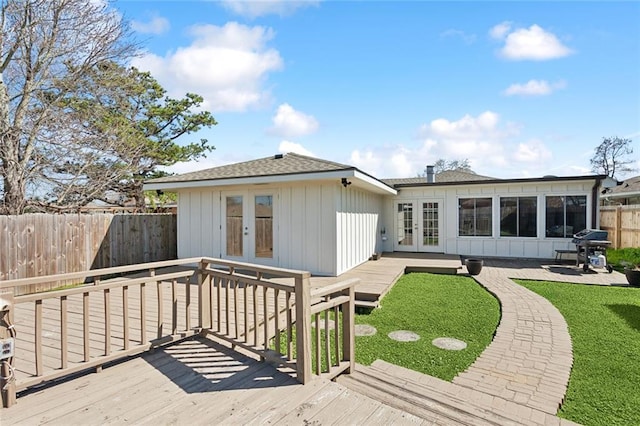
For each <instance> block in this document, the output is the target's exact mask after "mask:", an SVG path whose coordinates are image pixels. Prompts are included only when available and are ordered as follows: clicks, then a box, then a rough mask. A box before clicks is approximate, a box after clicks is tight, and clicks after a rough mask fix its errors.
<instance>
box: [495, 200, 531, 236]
mask: <svg viewBox="0 0 640 426" xmlns="http://www.w3.org/2000/svg"><path fill="white" fill-rule="evenodd" d="M537 207H538V200H537V198H536V197H504V198H500V236H501V237H535V236H536V235H537V225H538V222H537V219H538V216H537Z"/></svg>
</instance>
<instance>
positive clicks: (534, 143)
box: [514, 139, 552, 163]
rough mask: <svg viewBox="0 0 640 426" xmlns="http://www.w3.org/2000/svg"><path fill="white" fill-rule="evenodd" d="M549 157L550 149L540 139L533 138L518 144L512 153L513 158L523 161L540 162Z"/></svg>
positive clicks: (550, 155)
mask: <svg viewBox="0 0 640 426" xmlns="http://www.w3.org/2000/svg"><path fill="white" fill-rule="evenodd" d="M551 157H552V154H551V151H549V149H548V148H547V147H546V146H544V144H543V143H542V142H541V141H539V140H535V139H534V140H531V141H529V142H527V143H520V144H518V150H517V151H516V152H515V154H514V158H515V159H516V160H517V161H520V162H523V163H536V162H542V161H546V160H549V159H551Z"/></svg>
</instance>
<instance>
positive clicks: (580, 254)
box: [571, 229, 613, 273]
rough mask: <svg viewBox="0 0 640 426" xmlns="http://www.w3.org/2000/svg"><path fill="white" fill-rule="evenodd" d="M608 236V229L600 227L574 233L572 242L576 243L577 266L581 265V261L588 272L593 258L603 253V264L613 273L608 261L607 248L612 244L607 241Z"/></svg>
mask: <svg viewBox="0 0 640 426" xmlns="http://www.w3.org/2000/svg"><path fill="white" fill-rule="evenodd" d="M608 236H609V233H608V232H607V231H602V230H600V229H583V230H582V231H580V232H578V233H577V234H574V236H573V240H571V242H572V243H574V244H575V245H576V252H577V256H576V266H580V262H582V263H583V265H582V269H583V270H584V271H585V272H587V270H588V269H589V265H590V263H591V262H590V260H591V258H595V257H598V256H600V255H602V256H605V265H603V266H605V267H606V268H607V271H609V273H611V271H612V270H613V268H612V267H611V265H609V264H607V263H606V254H607V248H608V247H609V246H610V245H611V241H607V238H608Z"/></svg>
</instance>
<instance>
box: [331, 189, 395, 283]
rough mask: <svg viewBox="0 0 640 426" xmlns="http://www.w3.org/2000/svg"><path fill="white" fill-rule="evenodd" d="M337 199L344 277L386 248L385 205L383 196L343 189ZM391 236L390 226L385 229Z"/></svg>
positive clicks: (339, 257)
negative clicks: (383, 232)
mask: <svg viewBox="0 0 640 426" xmlns="http://www.w3.org/2000/svg"><path fill="white" fill-rule="evenodd" d="M339 190H340V194H339V195H338V197H336V199H337V200H338V206H337V209H336V223H337V226H336V239H337V241H338V242H337V244H336V246H337V248H338V250H337V253H336V254H337V265H338V270H337V273H338V274H341V273H343V272H345V271H348V270H349V269H351V268H354V267H356V266H358V265H359V264H361V263H363V262H366V261H367V260H368V259H369V257H371V255H372V254H373V253H375V252H376V250H380V248H381V247H382V241H381V239H380V238H381V234H380V230H381V229H382V227H381V223H382V222H381V221H380V216H381V214H382V210H383V208H384V204H383V203H384V201H385V200H386V201H389V199H388V198H383V197H382V196H380V195H376V194H372V193H369V192H366V191H363V190H361V189H358V188H354V187H349V188H340V189H339ZM383 226H385V227H386V228H387V235H392V234H391V233H390V228H389V226H390V225H383Z"/></svg>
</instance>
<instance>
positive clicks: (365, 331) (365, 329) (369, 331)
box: [355, 324, 378, 336]
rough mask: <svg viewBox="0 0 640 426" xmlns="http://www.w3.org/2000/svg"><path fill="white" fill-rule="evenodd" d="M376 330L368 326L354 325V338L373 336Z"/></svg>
mask: <svg viewBox="0 0 640 426" xmlns="http://www.w3.org/2000/svg"><path fill="white" fill-rule="evenodd" d="M377 332H378V330H376V328H375V327H374V326H372V325H369V324H356V327H355V333H356V336H373V335H374V334H376V333H377Z"/></svg>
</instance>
